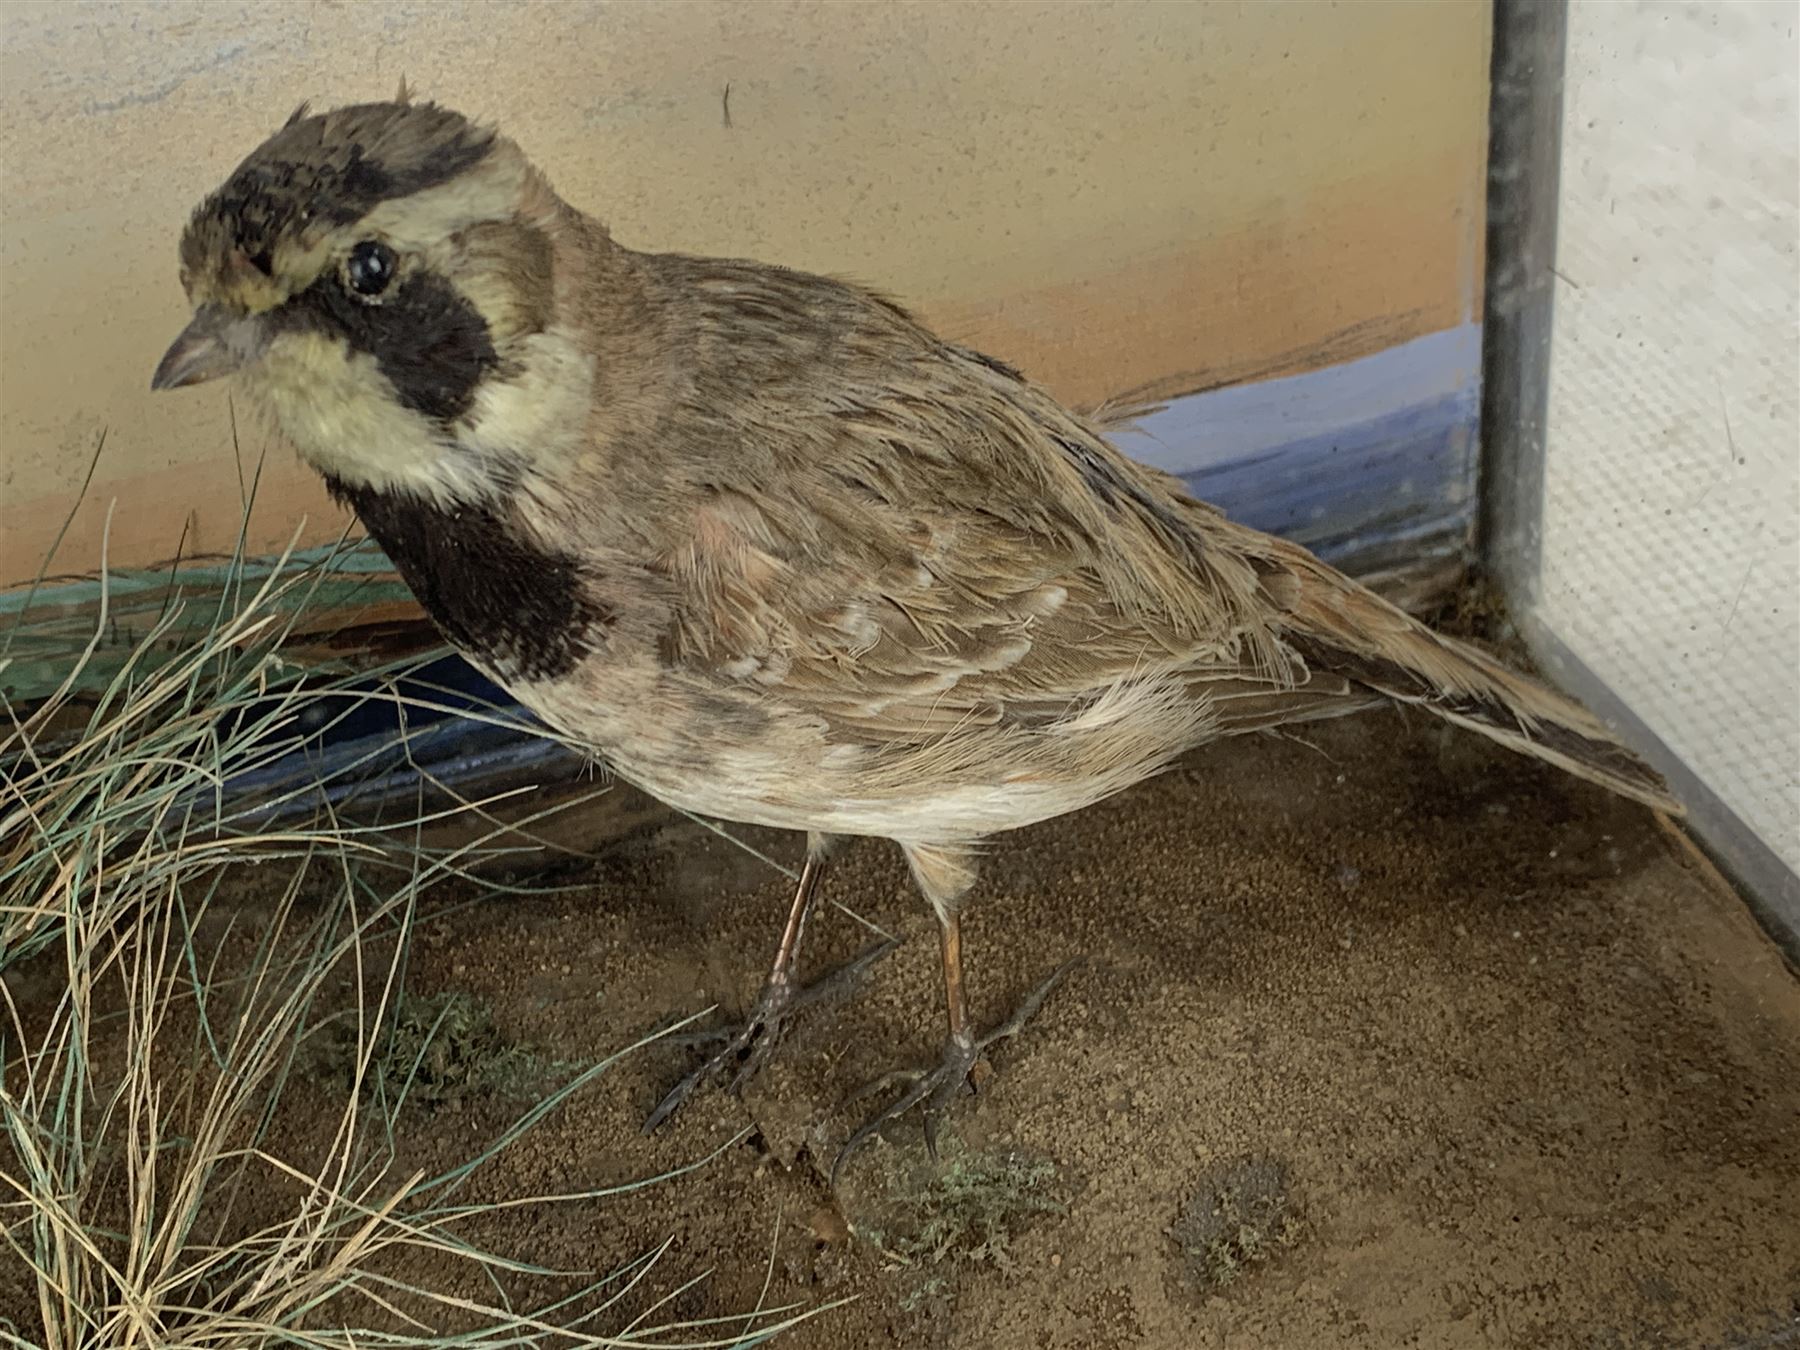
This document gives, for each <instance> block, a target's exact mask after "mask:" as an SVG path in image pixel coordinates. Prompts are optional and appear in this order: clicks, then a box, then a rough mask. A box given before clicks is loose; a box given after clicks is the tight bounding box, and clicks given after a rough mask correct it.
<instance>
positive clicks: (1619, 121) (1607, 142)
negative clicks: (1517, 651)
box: [1537, 0, 1800, 870]
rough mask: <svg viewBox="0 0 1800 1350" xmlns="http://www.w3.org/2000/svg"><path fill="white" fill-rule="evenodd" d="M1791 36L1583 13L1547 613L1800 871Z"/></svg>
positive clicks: (1748, 13) (1690, 19) (1799, 513)
mask: <svg viewBox="0 0 1800 1350" xmlns="http://www.w3.org/2000/svg"><path fill="white" fill-rule="evenodd" d="M1797 33H1800V5H1795V4H1792V3H1756V4H1748V3H1742V4H1688V5H1673V4H1668V5H1637V4H1621V3H1610V2H1608V0H1576V3H1574V4H1573V5H1571V7H1570V13H1569V47H1568V83H1567V86H1566V93H1565V102H1564V111H1563V116H1564V139H1563V164H1562V197H1561V210H1560V216H1559V221H1558V232H1559V242H1558V265H1557V272H1558V277H1559V282H1558V288H1557V292H1556V326H1555V339H1554V344H1553V347H1552V366H1551V370H1552V373H1551V396H1550V420H1549V445H1548V450H1547V462H1546V478H1547V492H1546V501H1545V507H1544V540H1543V547H1544V557H1543V576H1542V584H1541V587H1540V595H1539V608H1538V611H1537V617H1538V618H1539V619H1541V620H1542V621H1543V622H1545V623H1546V624H1547V625H1548V626H1549V627H1550V628H1551V629H1552V630H1553V631H1554V632H1555V633H1556V634H1557V635H1558V636H1559V637H1560V638H1561V639H1562V641H1563V642H1564V643H1565V644H1566V645H1567V646H1568V647H1569V648H1570V649H1571V650H1572V651H1573V652H1574V654H1575V655H1576V656H1578V657H1579V658H1581V660H1582V661H1583V662H1585V663H1586V664H1587V665H1588V667H1589V668H1590V669H1592V670H1593V671H1594V672H1595V673H1596V674H1597V675H1598V676H1599V677H1600V678H1601V679H1602V680H1604V681H1605V682H1606V683H1607V684H1608V685H1609V686H1610V687H1611V688H1612V689H1613V690H1614V692H1616V693H1617V694H1618V695H1619V697H1620V698H1622V699H1623V700H1624V702H1625V703H1626V704H1627V705H1629V707H1630V708H1631V709H1632V711H1633V712H1635V713H1636V714H1637V716H1638V717H1639V718H1640V719H1642V720H1643V721H1644V722H1645V723H1647V724H1648V725H1649V726H1650V728H1651V729H1652V730H1653V731H1655V732H1656V733H1657V735H1659V736H1660V737H1661V738H1662V739H1663V741H1664V742H1665V743H1666V744H1667V745H1668V746H1669V747H1670V748H1671V749H1672V750H1673V751H1674V752H1675V753H1676V754H1677V755H1678V756H1680V757H1681V759H1682V760H1683V761H1684V762H1685V763H1686V764H1687V766H1688V767H1689V768H1690V769H1692V770H1693V771H1694V772H1695V773H1696V774H1698V775H1699V777H1700V779H1701V780H1702V781H1703V782H1704V783H1705V784H1706V786H1707V787H1708V788H1710V789H1711V790H1712V792H1713V793H1715V794H1716V795H1717V796H1718V797H1719V798H1720V799H1721V800H1722V801H1723V802H1724V804H1725V805H1726V806H1727V807H1728V808H1729V809H1730V810H1731V811H1732V812H1734V813H1735V814H1736V815H1737V816H1738V817H1739V818H1740V819H1741V820H1742V821H1744V823H1745V824H1747V825H1748V826H1749V827H1750V828H1751V829H1752V830H1753V831H1754V832H1755V834H1756V835H1757V836H1758V837H1760V838H1761V839H1762V841H1763V842H1764V843H1765V844H1767V845H1768V846H1769V848H1771V849H1772V850H1773V851H1774V852H1775V853H1776V854H1777V855H1778V856H1780V857H1781V858H1782V860H1783V861H1784V862H1785V863H1786V864H1787V866H1788V867H1789V868H1792V869H1796V870H1800V402H1797V397H1796V395H1797V387H1800V328H1797V326H1796V325H1797V321H1800V310H1797V299H1800V252H1797V249H1796V239H1797V234H1800V226H1797V225H1796V219H1797V213H1796V207H1797V197H1800V153H1797V150H1800V99H1797V97H1796V88H1797V84H1800V38H1797V36H1796V35H1797Z"/></svg>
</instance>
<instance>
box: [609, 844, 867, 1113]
mask: <svg viewBox="0 0 1800 1350" xmlns="http://www.w3.org/2000/svg"><path fill="white" fill-rule="evenodd" d="M827 851H828V848H827V842H826V841H825V840H823V839H821V838H820V837H818V836H812V837H810V838H809V839H808V848H807V852H806V866H805V867H804V868H802V869H801V872H800V884H799V885H798V886H796V887H795V888H794V903H793V904H792V905H791V906H790V907H789V909H788V917H787V924H786V925H785V926H784V927H783V928H782V930H781V943H780V945H779V946H777V947H776V948H775V964H774V966H773V968H772V969H771V970H770V971H769V978H768V979H767V980H765V981H764V982H763V987H762V993H761V994H759V995H758V996H757V999H756V1005H755V1006H754V1007H753V1008H752V1009H751V1010H750V1015H749V1017H748V1018H746V1019H745V1021H744V1024H743V1026H742V1027H740V1028H739V1029H738V1030H737V1031H736V1032H735V1033H731V1032H712V1033H703V1034H702V1036H700V1037H698V1038H696V1040H699V1041H703V1042H711V1041H716V1040H722V1041H723V1042H724V1044H723V1045H722V1046H720V1048H719V1050H718V1052H717V1053H715V1054H714V1055H712V1056H711V1057H710V1058H708V1059H707V1061H706V1062H705V1063H704V1064H702V1065H701V1066H700V1067H699V1068H697V1069H695V1070H694V1071H693V1072H692V1073H690V1074H688V1075H687V1077H685V1078H683V1079H682V1080H681V1081H680V1082H679V1083H677V1084H676V1085H675V1086H674V1087H673V1088H672V1089H670V1091H669V1094H668V1096H666V1097H664V1098H663V1099H662V1101H661V1102H659V1103H658V1104H657V1107H656V1109H655V1110H654V1111H652V1112H651V1113H650V1115H649V1117H648V1118H647V1119H646V1120H645V1121H644V1133H645V1134H649V1133H651V1132H652V1131H653V1130H655V1129H656V1127H657V1126H659V1125H661V1124H662V1123H663V1122H664V1121H666V1120H668V1118H669V1117H670V1116H672V1115H674V1114H675V1112H676V1110H677V1109H678V1108H679V1107H680V1106H681V1104H682V1103H683V1102H685V1101H686V1100H687V1099H688V1097H689V1096H690V1095H691V1094H692V1093H693V1091H694V1090H695V1089H696V1088H698V1087H699V1086H700V1085H701V1084H703V1083H705V1082H708V1081H709V1080H711V1079H713V1078H715V1077H717V1076H719V1075H720V1074H722V1073H724V1072H725V1071H726V1070H727V1069H732V1068H735V1072H734V1073H733V1074H732V1078H731V1090H732V1091H733V1092H738V1091H740V1090H741V1089H742V1088H743V1086H744V1084H745V1083H747V1082H749V1081H750V1079H751V1078H753V1077H755V1075H756V1073H757V1072H758V1070H760V1069H761V1068H762V1067H763V1065H764V1064H766V1063H767V1062H768V1059H769V1056H770V1055H771V1054H772V1053H773V1052H774V1050H775V1047H776V1045H777V1044H779V1043H780V1041H781V1037H782V1034H783V1033H784V1032H785V1031H786V1029H787V1020H788V1018H789V1017H791V1016H792V1015H793V1014H794V1013H796V1012H798V1011H799V1010H800V1009H801V1008H804V1007H806V1006H807V1005H808V1004H811V1003H817V1002H819V1001H820V1000H822V999H826V998H830V997H832V996H834V995H836V994H839V993H841V992H843V991H844V990H846V989H848V988H849V987H850V986H851V985H853V984H855V983H856V981H858V980H859V979H861V978H862V976H863V975H864V974H865V973H866V972H867V971H868V969H869V967H870V966H872V965H874V964H875V963H876V962H877V961H879V960H881V958H882V957H884V956H886V955H887V954H888V953H889V952H891V951H893V949H894V948H895V946H897V945H898V943H897V941H896V940H895V939H892V938H889V939H886V940H884V941H882V942H877V943H876V944H874V945H873V946H871V947H868V948H866V949H865V950H863V951H862V952H861V953H860V954H858V955H857V956H856V957H855V959H853V960H851V961H850V962H848V963H847V964H845V965H842V966H840V967H838V968H837V969H836V970H834V971H831V972H830V973H828V974H826V975H824V976H822V977H820V978H819V979H818V980H815V981H814V982H813V983H812V984H810V985H804V986H802V985H799V984H797V983H796V982H795V979H794V967H795V966H796V965H797V964H798V961H799V956H800V941H801V939H802V938H803V937H804V936H805V934H806V920H807V918H808V916H809V915H810V914H811V913H812V907H813V902H814V900H815V899H816V898H817V894H818V887H819V876H820V874H821V873H822V872H823V871H824V868H825V855H826V853H827Z"/></svg>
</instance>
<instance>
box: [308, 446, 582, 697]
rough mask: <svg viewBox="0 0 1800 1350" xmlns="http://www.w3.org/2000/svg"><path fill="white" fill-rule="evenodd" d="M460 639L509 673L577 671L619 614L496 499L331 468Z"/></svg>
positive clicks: (468, 650) (336, 490) (513, 676)
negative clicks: (447, 495)
mask: <svg viewBox="0 0 1800 1350" xmlns="http://www.w3.org/2000/svg"><path fill="white" fill-rule="evenodd" d="M326 486H327V487H328V488H329V489H330V490H331V495H332V496H333V497H335V498H337V499H338V500H339V501H341V502H344V503H346V504H347V505H349V506H350V507H351V508H353V509H354V510H355V512H356V515H357V518H358V519H359V520H361V521H362V523H363V525H364V527H365V528H367V530H368V531H369V533H370V534H371V535H373V536H374V538H375V541H376V543H378V544H380V545H381V547H382V551H383V552H385V553H386V554H387V556H388V558H389V559H390V560H391V561H392V562H393V564H394V566H395V567H397V568H398V569H399V570H400V575H401V576H402V577H404V578H405V579H406V584H407V585H408V586H410V587H411V588H412V592H413V594H414V595H416V596H417V597H418V599H419V603H420V604H421V605H423V606H424V607H425V612H426V613H427V614H429V615H430V616H431V619H432V621H433V622H434V623H436V624H437V626H438V627H439V628H440V629H441V630H442V631H443V634H444V636H445V637H447V638H448V639H449V640H450V641H451V642H452V643H454V644H455V645H456V647H457V648H458V649H459V650H461V651H462V652H464V653H465V654H467V655H468V656H470V657H472V658H474V659H475V660H476V661H478V662H479V663H480V664H482V665H484V666H486V667H487V668H488V669H490V670H492V671H493V672H494V673H495V674H496V675H498V676H499V677H500V679H501V682H502V683H506V682H507V681H510V680H522V681H527V682H530V681H537V680H553V679H556V678H557V677H559V676H562V675H567V674H568V673H569V672H570V671H571V670H573V669H574V668H575V666H576V664H577V663H578V662H579V661H580V660H581V658H582V656H583V655H584V654H585V653H587V652H589V651H591V650H592V649H593V648H594V647H595V646H596V645H597V643H598V641H599V640H600V636H601V634H602V632H603V631H604V630H605V629H606V628H607V627H609V626H610V625H611V624H612V621H613V615H612V613H611V611H609V610H608V609H607V608H606V606H605V605H602V604H600V603H599V602H598V601H596V600H595V599H594V598H593V597H592V596H591V595H590V594H588V592H587V589H586V587H585V586H584V585H583V573H582V571H581V567H580V565H579V564H578V562H577V561H576V560H575V558H573V557H572V556H570V555H568V554H566V553H558V552H554V551H551V550H548V549H545V548H543V547H541V546H540V545H538V544H537V543H535V542H534V541H533V540H531V539H530V538H528V537H527V536H526V535H525V533H524V532H523V530H522V529H521V528H520V526H519V525H518V524H517V523H516V522H514V521H512V520H510V519H508V517H507V516H506V514H505V513H504V511H503V510H502V509H500V508H497V507H495V506H493V505H457V506H439V505H436V504H435V503H432V502H429V501H426V500H424V499H423V498H421V497H418V496H415V495H413V494H412V493H407V492H384V491H377V490H375V489H373V488H366V487H353V486H351V485H350V484H348V483H344V482H341V481H339V480H337V479H333V478H327V479H326Z"/></svg>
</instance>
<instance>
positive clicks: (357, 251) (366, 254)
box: [344, 239, 397, 298]
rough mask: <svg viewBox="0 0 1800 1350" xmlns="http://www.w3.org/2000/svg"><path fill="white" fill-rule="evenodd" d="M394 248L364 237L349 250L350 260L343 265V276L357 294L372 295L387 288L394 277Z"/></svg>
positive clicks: (378, 293)
mask: <svg viewBox="0 0 1800 1350" xmlns="http://www.w3.org/2000/svg"><path fill="white" fill-rule="evenodd" d="M396 261H397V260H396V259H395V257H394V250H393V249H391V248H389V247H388V246H387V245H386V244H383V243H378V242H377V241H375V240H373V239H365V240H363V241H362V243H360V244H358V245H357V246H356V247H355V248H353V249H351V250H350V261H349V262H348V263H346V264H345V266H344V277H345V279H346V280H348V281H349V283H350V289H351V290H353V291H355V292H356V293H357V294H358V295H362V296H368V297H371V298H372V297H374V296H377V295H380V294H381V293H382V292H383V291H385V290H386V289H387V288H388V283H389V282H390V281H392V280H393V279H394V267H395V264H396Z"/></svg>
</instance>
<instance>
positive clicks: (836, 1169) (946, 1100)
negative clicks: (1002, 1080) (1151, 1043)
mask: <svg viewBox="0 0 1800 1350" xmlns="http://www.w3.org/2000/svg"><path fill="white" fill-rule="evenodd" d="M1074 965H1075V962H1074V961H1065V962H1063V964H1062V965H1060V966H1058V967H1057V968H1056V969H1055V970H1053V971H1051V972H1050V976H1049V978H1048V979H1046V980H1044V981H1043V983H1041V984H1039V985H1038V986H1037V988H1035V989H1033V990H1032V991H1031V992H1030V993H1029V994H1027V995H1026V996H1025V998H1024V1000H1023V1001H1022V1002H1020V1004H1019V1006H1018V1007H1017V1008H1015V1009H1014V1010H1013V1014H1012V1016H1011V1017H1009V1018H1007V1019H1006V1020H1005V1021H1004V1022H1002V1023H1000V1024H999V1025H998V1026H996V1027H993V1028H991V1029H990V1030H988V1031H986V1032H983V1033H982V1034H981V1035H980V1036H969V1035H968V1034H966V1033H965V1034H964V1035H962V1036H952V1037H950V1038H949V1039H948V1040H947V1041H945V1042H944V1053H943V1056H942V1058H941V1059H939V1061H938V1063H937V1065H936V1067H934V1068H930V1069H898V1070H895V1071H894V1072H892V1073H886V1074H883V1075H882V1076H881V1077H880V1078H877V1079H875V1080H874V1081H873V1082H871V1083H866V1084H864V1085H863V1086H862V1087H860V1088H858V1089H857V1090H856V1091H855V1092H853V1093H852V1094H851V1095H850V1096H849V1098H847V1099H846V1101H847V1102H856V1101H861V1100H862V1099H863V1098H865V1097H871V1096H874V1095H875V1094H876V1093H879V1092H885V1091H887V1090H888V1089H889V1088H892V1087H895V1086H897V1085H898V1084H901V1083H907V1084H910V1086H909V1087H908V1088H907V1089H906V1091H905V1092H903V1093H901V1094H900V1096H899V1097H897V1098H895V1100H894V1101H893V1102H891V1103H889V1104H888V1105H887V1106H886V1107H884V1108H883V1109H882V1110H881V1111H880V1112H878V1113H877V1114H876V1115H875V1116H874V1117H872V1118H871V1119H870V1120H868V1121H867V1122H866V1123H865V1124H863V1125H862V1126H860V1127H859V1128H858V1129H857V1130H856V1131H855V1133H853V1134H852V1135H851V1136H850V1137H849V1138H848V1139H846V1140H845V1141H844V1144H843V1147H841V1148H840V1149H838V1151H837V1157H835V1158H834V1159H832V1162H831V1179H830V1184H831V1185H832V1186H834V1187H835V1186H836V1185H837V1180H838V1176H839V1174H840V1173H841V1172H842V1171H843V1170H844V1164H845V1163H846V1162H848V1161H849V1160H850V1155H851V1154H853V1153H855V1152H856V1151H857V1150H858V1149H859V1148H861V1147H862V1146H863V1145H864V1144H866V1143H868V1142H869V1140H870V1139H871V1138H873V1137H874V1135H875V1134H876V1133H877V1132H878V1131H879V1130H880V1129H881V1128H882V1127H883V1126H884V1125H887V1124H889V1123H890V1122H892V1121H895V1120H898V1119H899V1118H900V1117H901V1116H904V1115H905V1114H906V1113H907V1112H909V1111H911V1110H912V1109H913V1108H914V1107H915V1106H918V1105H920V1104H921V1103H923V1104H924V1108H925V1109H924V1128H925V1151H926V1153H927V1154H929V1155H930V1157H931V1160H932V1161H933V1162H936V1161H937V1156H938V1150H937V1134H938V1123H939V1121H940V1120H941V1119H942V1117H943V1116H944V1114H945V1112H946V1111H947V1110H948V1108H949V1106H950V1103H951V1102H953V1101H954V1100H955V1099H956V1098H957V1097H958V1096H960V1095H962V1094H963V1093H964V1092H969V1093H974V1092H978V1091H979V1090H980V1089H981V1087H982V1086H983V1085H985V1083H986V1082H987V1080H988V1078H989V1077H991V1076H992V1073H993V1069H992V1067H991V1066H990V1065H989V1064H988V1062H987V1058H986V1055H985V1051H986V1050H987V1048H988V1047H989V1046H991V1045H993V1044H994V1043H995V1042H996V1041H1003V1040H1006V1039H1008V1038H1010V1037H1013V1036H1016V1035H1018V1034H1019V1032H1021V1031H1022V1030H1024V1028H1025V1024H1026V1023H1027V1022H1029V1021H1030V1020H1031V1019H1032V1018H1033V1017H1035V1016H1036V1015H1037V1012H1038V1009H1040V1008H1042V1007H1043V1006H1044V1000H1045V999H1047V998H1049V997H1050V993H1051V991H1052V990H1053V989H1055V988H1056V986H1057V985H1059V984H1061V983H1062V980H1063V977H1064V976H1065V975H1067V974H1068V973H1069V971H1070V969H1071V968H1073V966H1074ZM984 1070H985V1072H984Z"/></svg>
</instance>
